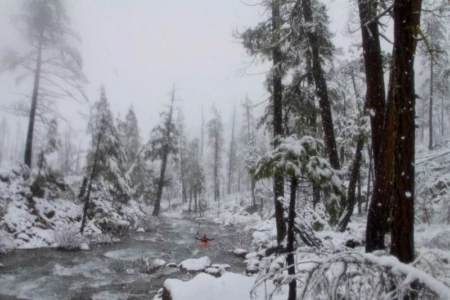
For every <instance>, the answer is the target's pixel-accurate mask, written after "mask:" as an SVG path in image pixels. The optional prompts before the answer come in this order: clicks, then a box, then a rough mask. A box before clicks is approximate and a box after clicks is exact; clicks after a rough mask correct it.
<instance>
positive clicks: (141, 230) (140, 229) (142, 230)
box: [136, 227, 145, 233]
mask: <svg viewBox="0 0 450 300" xmlns="http://www.w3.org/2000/svg"><path fill="white" fill-rule="evenodd" d="M136 232H139V233H142V232H145V230H144V228H142V227H139V228H138V229H136Z"/></svg>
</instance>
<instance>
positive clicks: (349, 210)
mask: <svg viewBox="0 0 450 300" xmlns="http://www.w3.org/2000/svg"><path fill="white" fill-rule="evenodd" d="M363 148H364V133H360V134H359V136H358V141H357V143H356V151H355V158H354V159H353V166H352V172H351V175H350V182H349V184H348V195H347V207H346V208H345V211H344V213H343V215H342V217H341V220H340V222H339V224H338V226H337V228H338V230H339V231H340V232H344V231H345V229H346V228H347V225H348V222H350V218H351V216H352V214H353V209H354V207H355V203H356V195H355V192H356V183H357V181H358V175H359V169H360V166H361V159H362V150H363ZM358 201H359V198H358Z"/></svg>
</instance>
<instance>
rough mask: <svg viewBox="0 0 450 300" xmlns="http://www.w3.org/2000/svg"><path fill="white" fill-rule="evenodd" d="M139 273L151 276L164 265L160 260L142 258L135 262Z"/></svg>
mask: <svg viewBox="0 0 450 300" xmlns="http://www.w3.org/2000/svg"><path fill="white" fill-rule="evenodd" d="M136 264H137V267H138V269H139V272H140V273H145V274H153V273H155V272H156V271H158V270H159V269H160V268H162V267H164V266H165V265H166V262H165V261H164V260H162V259H152V258H150V257H146V256H142V257H141V258H140V259H138V260H137V261H136Z"/></svg>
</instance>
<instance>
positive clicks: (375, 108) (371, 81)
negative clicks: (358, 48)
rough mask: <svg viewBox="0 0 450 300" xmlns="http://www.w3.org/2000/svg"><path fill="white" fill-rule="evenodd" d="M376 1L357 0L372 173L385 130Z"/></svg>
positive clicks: (377, 164)
mask: <svg viewBox="0 0 450 300" xmlns="http://www.w3.org/2000/svg"><path fill="white" fill-rule="evenodd" d="M377 6H378V1H376V0H358V8H359V19H360V23H361V37H362V47H363V50H364V51H363V57H364V69H365V73H366V103H367V109H368V110H369V114H370V124H371V129H372V149H373V153H374V165H375V174H376V173H377V172H378V169H379V166H380V153H381V147H382V145H381V141H382V140H383V136H384V131H383V123H384V120H385V107H386V92H385V88H384V71H383V58H382V55H381V46H380V35H379V31H378V22H377V20H376V19H375V18H376V15H377Z"/></svg>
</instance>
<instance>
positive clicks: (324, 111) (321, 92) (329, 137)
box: [302, 0, 341, 170]
mask: <svg viewBox="0 0 450 300" xmlns="http://www.w3.org/2000/svg"><path fill="white" fill-rule="evenodd" d="M302 7H303V17H304V19H305V22H306V23H310V24H314V18H313V12H312V8H311V1H310V0H302ZM307 36H308V40H309V44H310V47H311V57H312V73H313V77H314V82H315V85H316V94H317V97H318V98H319V107H320V115H321V117H322V126H323V132H324V140H325V148H326V150H327V153H328V158H329V160H330V164H331V166H332V167H333V168H334V169H336V170H339V169H340V168H341V166H340V163H339V154H338V149H337V146H336V138H335V135H334V129H333V116H332V114H331V106H330V101H329V98H328V87H327V81H326V79H325V74H324V71H323V68H322V63H321V60H320V53H319V49H320V44H319V40H318V36H317V34H316V33H315V32H314V31H308V33H307Z"/></svg>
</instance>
